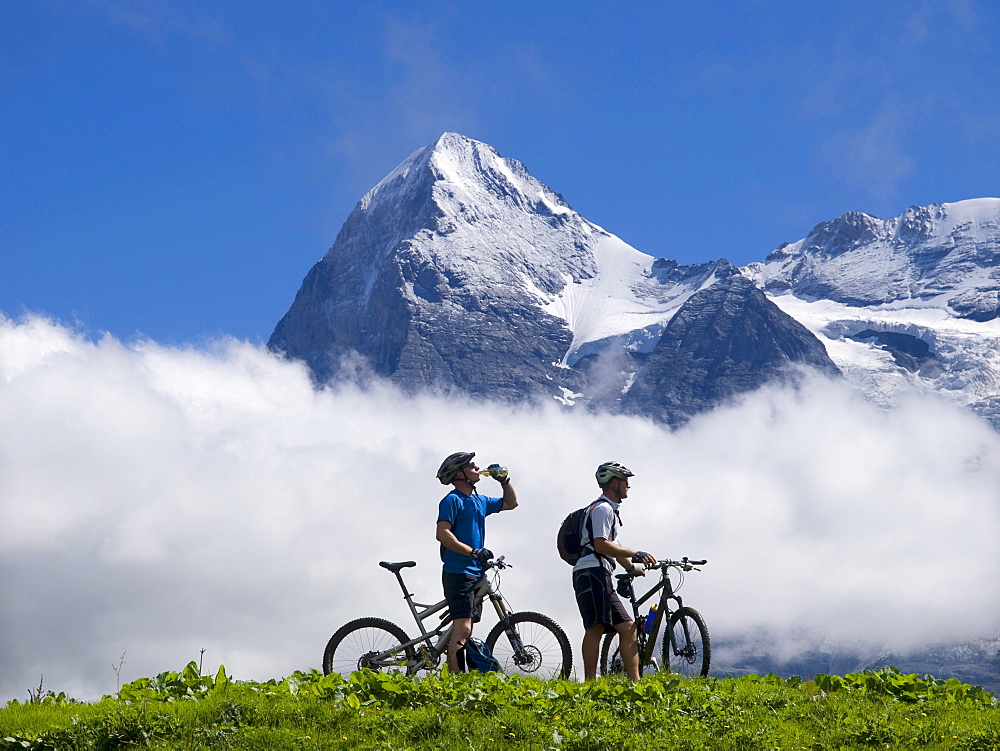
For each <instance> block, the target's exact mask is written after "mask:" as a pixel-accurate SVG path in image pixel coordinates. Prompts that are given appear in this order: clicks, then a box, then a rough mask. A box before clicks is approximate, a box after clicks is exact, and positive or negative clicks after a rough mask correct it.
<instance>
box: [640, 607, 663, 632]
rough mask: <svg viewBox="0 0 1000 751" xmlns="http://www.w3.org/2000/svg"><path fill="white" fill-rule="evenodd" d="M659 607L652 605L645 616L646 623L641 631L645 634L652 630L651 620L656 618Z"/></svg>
mask: <svg viewBox="0 0 1000 751" xmlns="http://www.w3.org/2000/svg"><path fill="white" fill-rule="evenodd" d="M659 607H660V606H659V605H653V607H651V608H650V609H649V613H648V614H647V615H646V622H645V623H643V624H642V630H643V631H645V632H646V633H647V634H648V633H649V632H650V631H652V630H653V620H654V619H655V618H656V611H657V610H659Z"/></svg>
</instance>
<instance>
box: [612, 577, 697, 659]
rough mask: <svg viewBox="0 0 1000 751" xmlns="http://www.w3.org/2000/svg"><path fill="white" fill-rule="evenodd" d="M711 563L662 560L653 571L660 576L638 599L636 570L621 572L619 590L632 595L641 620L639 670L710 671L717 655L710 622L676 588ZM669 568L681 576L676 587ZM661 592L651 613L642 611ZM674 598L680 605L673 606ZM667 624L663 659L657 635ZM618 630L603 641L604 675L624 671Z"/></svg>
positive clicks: (637, 619)
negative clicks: (689, 574)
mask: <svg viewBox="0 0 1000 751" xmlns="http://www.w3.org/2000/svg"><path fill="white" fill-rule="evenodd" d="M706 563H708V561H691V560H688V559H687V558H682V559H681V560H679V561H660V562H659V563H657V564H656V565H655V566H653V567H652V568H651V569H650V570H656V569H659V571H660V580H659V581H658V582H657V583H656V584H655V585H654V586H653V588H652V589H650V590H649V591H648V592H646V594H644V595H643V596H642V597H640V598H638V599H636V594H635V586H634V584H635V578H636V575H635V574H618V575H617V576H616V578H617V579H618V585H617V590H618V594H620V595H621V596H622V597H624V598H627V599H628V601H629V602H630V603H631V604H632V615H633V618H634V619H635V623H636V626H637V627H636V641H637V642H638V647H639V673H640V675H641V674H642V673H643V672H644V670H645V669H646V668H652V669H653V671H657V670H660V669H663V670H668V671H670V672H672V673H679V674H681V675H688V676H699V675H708V666H709V663H710V662H711V659H712V643H711V641H710V640H709V637H708V626H706V625H705V619H704V618H702V617H701V613H699V612H698V611H697V610H695V609H694V608H689V607H687V606H685V605H684V603H683V602H682V601H681V597H680V595H678V594H677V590H679V589H680V588H681V586H683V584H684V574H685V573H686V572H688V571H700V570H701V569H699V568H698V566H703V565H705V564H706ZM670 569H676V570H677V571H678V573H679V574H680V580H679V581H678V583H677V587H676V588H675V587H674V586H673V584H672V583H671V581H670V573H669V572H670ZM657 592H659V593H660V599H659V600H658V601H657V602H656V603H655V604H653V605H652V606H651V607H650V610H649V612H648V613H644V614H643V615H641V616H640V615H639V610H640V608H642V606H643V604H644V603H645V602H646V601H647V600H649V599H650V598H652V597H653V595H655V594H656V593H657ZM671 601H673V602H675V603H676V607H675V608H671ZM664 623H666V624H667V627H666V631H665V633H664V637H663V650H662V663H661V662H658V661H657V658H656V657H655V656H654V655H653V651H654V649H655V646H656V642H657V636H658V635H659V633H660V628H661V626H662V625H663V624H664ZM624 672H625V665H624V663H623V662H622V656H621V650H620V647H619V643H618V634H617V633H613V634H606V635H605V636H604V641H603V643H602V644H601V673H602V674H604V675H608V674H615V673H624Z"/></svg>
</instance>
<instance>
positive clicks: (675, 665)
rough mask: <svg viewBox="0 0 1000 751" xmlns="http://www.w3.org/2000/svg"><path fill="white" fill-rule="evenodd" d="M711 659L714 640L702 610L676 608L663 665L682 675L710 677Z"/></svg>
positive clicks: (668, 630) (664, 641)
mask: <svg viewBox="0 0 1000 751" xmlns="http://www.w3.org/2000/svg"><path fill="white" fill-rule="evenodd" d="M711 661H712V641H711V639H710V638H709V636H708V626H706V625H705V619H704V618H702V617H701V613H699V612H698V611H697V610H695V609H694V608H689V607H683V608H680V609H678V610H677V611H675V612H674V613H673V615H671V616H670V625H669V626H668V628H667V633H666V636H665V637H664V639H663V667H664V668H666V669H667V670H669V671H670V672H671V673H677V674H678V675H686V676H690V677H696V676H706V675H708V667H709V664H710V663H711Z"/></svg>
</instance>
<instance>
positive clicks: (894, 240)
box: [743, 198, 1000, 428]
mask: <svg viewBox="0 0 1000 751" xmlns="http://www.w3.org/2000/svg"><path fill="white" fill-rule="evenodd" d="M743 271H744V273H745V274H746V275H747V276H749V277H751V278H752V279H753V280H754V281H755V282H756V283H757V284H758V285H759V286H760V287H761V288H762V289H764V290H765V291H766V292H767V294H768V296H769V297H770V298H771V300H772V301H773V302H774V303H775V304H776V305H778V306H779V307H780V308H781V309H782V310H784V311H785V312H786V313H788V314H789V315H791V316H792V317H793V318H795V319H796V320H798V321H800V322H801V323H803V324H804V325H805V326H806V327H808V328H809V329H810V330H811V331H812V332H813V333H814V334H816V335H817V336H818V337H819V338H820V340H821V341H823V343H824V344H825V346H826V349H827V352H828V353H829V355H830V357H831V358H832V359H833V361H834V362H836V363H837V365H838V367H839V368H840V370H841V372H843V373H844V375H845V376H846V377H847V378H848V379H849V380H850V381H851V382H852V383H854V384H855V385H856V386H857V387H858V388H859V390H860V391H862V392H863V393H864V394H866V395H867V396H868V397H869V398H870V399H872V400H873V401H875V402H876V403H879V404H884V405H888V404H893V403H896V402H897V401H898V400H899V399H900V398H901V397H903V395H905V394H907V393H914V392H917V393H937V394H940V395H943V396H945V397H946V398H949V399H951V400H953V401H955V402H957V403H959V404H962V405H964V406H967V407H969V408H970V409H972V410H973V411H975V412H977V413H978V414H980V415H982V416H984V417H986V418H987V419H990V420H991V421H993V423H994V425H996V426H997V427H998V428H1000V318H998V313H1000V199H997V198H981V199H975V200H968V201H961V202H958V203H943V204H935V205H932V206H927V207H911V208H909V209H907V210H906V212H904V213H903V214H902V215H900V216H898V217H895V218H893V219H889V220H881V219H876V218H875V217H871V216H869V215H867V214H860V213H850V214H845V215H844V216H841V217H839V218H837V219H835V220H833V221H830V222H824V223H822V224H819V225H817V227H816V228H815V229H814V230H813V231H812V232H811V233H810V234H809V235H808V236H807V237H806V238H804V239H802V240H799V241H798V242H795V243H790V244H786V245H782V246H781V247H779V248H778V249H777V250H775V251H774V252H773V253H771V254H770V255H769V256H768V257H767V258H766V259H765V261H764V262H762V263H753V264H750V265H749V266H747V267H746V268H745V269H743Z"/></svg>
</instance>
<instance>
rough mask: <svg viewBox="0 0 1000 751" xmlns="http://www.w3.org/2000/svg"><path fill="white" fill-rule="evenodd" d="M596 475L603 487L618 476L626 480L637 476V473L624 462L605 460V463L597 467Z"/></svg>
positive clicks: (598, 482)
mask: <svg viewBox="0 0 1000 751" xmlns="http://www.w3.org/2000/svg"><path fill="white" fill-rule="evenodd" d="M595 476H596V477H597V484H598V485H600V486H601V487H602V488H603V487H604V486H605V485H607V484H608V483H609V482H611V481H612V480H613V479H614V478H616V477H620V478H621V479H623V480H625V479H627V478H629V477H635V474H634V473H633V472H632V470H630V469H629V468H628V467H626V466H625V465H624V464H619V463H618V462H604V464H602V465H601V466H600V467H598V468H597V472H596V473H595Z"/></svg>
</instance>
